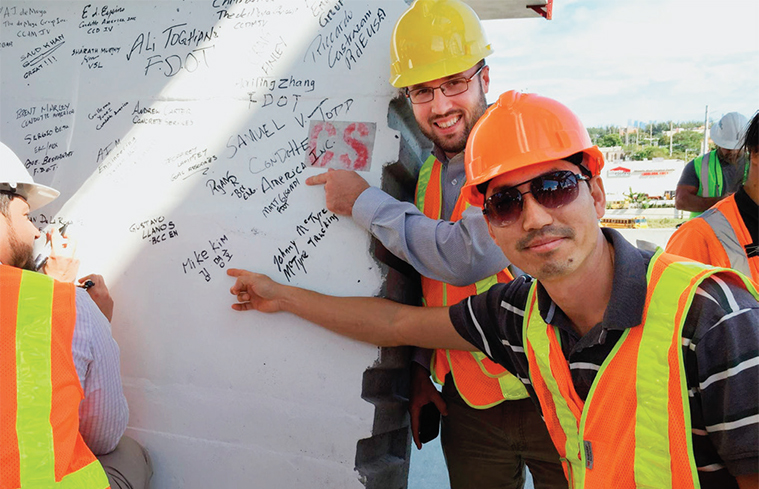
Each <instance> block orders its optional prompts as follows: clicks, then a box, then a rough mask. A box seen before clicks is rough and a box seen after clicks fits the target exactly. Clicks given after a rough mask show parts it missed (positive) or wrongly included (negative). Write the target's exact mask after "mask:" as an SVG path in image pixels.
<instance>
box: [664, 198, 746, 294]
mask: <svg viewBox="0 0 759 489" xmlns="http://www.w3.org/2000/svg"><path fill="white" fill-rule="evenodd" d="M753 242H754V237H753V236H751V233H749V231H748V228H746V224H745V223H744V222H743V218H742V217H741V213H740V211H739V210H738V206H737V204H736V203H735V194H733V195H731V196H730V197H727V198H725V199H723V200H721V201H719V202H718V203H717V204H715V205H714V206H712V207H711V208H710V209H709V210H707V211H706V212H704V213H703V214H701V215H700V216H698V217H697V218H695V219H691V220H690V221H688V222H686V223H685V224H683V225H682V226H680V229H678V230H677V231H675V233H674V234H673V235H672V237H671V238H670V241H669V243H667V252H668V253H672V254H674V255H680V256H684V257H686V258H691V259H693V260H696V261H700V262H701V263H706V264H709V265H714V266H717V267H725V268H732V269H734V270H737V271H739V272H741V273H742V274H744V275H746V276H749V277H751V278H752V279H753V280H754V282H756V283H759V256H751V257H749V256H748V255H747V254H746V248H745V247H746V245H750V244H752V243H753Z"/></svg>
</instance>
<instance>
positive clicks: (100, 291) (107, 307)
mask: <svg viewBox="0 0 759 489" xmlns="http://www.w3.org/2000/svg"><path fill="white" fill-rule="evenodd" d="M88 280H91V281H92V282H93V284H94V285H92V286H91V287H90V288H88V289H87V293H88V294H90V297H91V298H92V300H93V301H94V302H95V304H96V305H97V306H98V309H100V312H102V313H103V315H104V316H105V317H106V318H107V319H108V321H109V322H110V321H111V320H112V319H113V299H112V298H111V293H110V292H108V287H106V286H105V280H104V279H103V276H102V275H97V274H94V273H91V274H89V275H87V276H86V277H82V278H80V279H79V283H80V284H84V283H85V282H86V281H88Z"/></svg>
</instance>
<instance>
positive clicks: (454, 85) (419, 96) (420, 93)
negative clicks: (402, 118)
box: [406, 64, 487, 104]
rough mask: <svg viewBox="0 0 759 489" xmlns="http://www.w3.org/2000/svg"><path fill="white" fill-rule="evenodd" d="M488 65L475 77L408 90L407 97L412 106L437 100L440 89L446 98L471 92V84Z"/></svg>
mask: <svg viewBox="0 0 759 489" xmlns="http://www.w3.org/2000/svg"><path fill="white" fill-rule="evenodd" d="M485 66H487V65H484V64H483V65H482V66H480V69H478V70H477V71H475V72H474V75H472V76H470V77H469V78H464V77H463V76H462V77H459V78H452V79H450V80H448V81H447V82H443V83H441V84H440V85H439V86H437V87H422V88H415V89H413V90H409V89H408V88H407V89H406V97H408V98H409V99H411V103H412V104H426V103H427V102H432V99H434V98H435V90H437V89H440V91H441V92H443V95H445V96H446V97H453V96H454V95H458V94H460V93H464V92H466V91H467V90H469V82H470V81H472V80H473V79H474V77H475V76H477V75H479V74H480V72H481V71H482V69H483V68H484V67H485Z"/></svg>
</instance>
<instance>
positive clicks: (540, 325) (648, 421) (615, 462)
mask: <svg viewBox="0 0 759 489" xmlns="http://www.w3.org/2000/svg"><path fill="white" fill-rule="evenodd" d="M678 260H680V258H679V257H677V256H674V255H670V254H667V253H662V251H661V250H659V251H658V252H657V253H656V254H655V255H654V257H653V258H652V260H651V263H650V265H649V269H648V274H647V275H648V291H647V295H646V304H645V309H644V314H643V322H642V323H641V324H640V325H639V326H636V327H634V328H630V329H628V330H626V331H625V332H624V333H623V334H622V336H621V338H620V339H619V341H618V342H617V344H616V346H615V347H614V349H613V350H612V352H611V353H610V354H609V356H608V357H607V358H606V359H605V360H604V362H603V364H602V365H601V367H600V369H599V371H598V374H597V375H596V377H595V379H594V381H593V384H592V386H591V388H590V392H589V393H588V397H587V399H586V400H585V401H584V402H583V401H582V400H581V399H580V397H579V396H578V395H577V392H576V391H575V389H574V384H573V383H572V376H571V373H570V370H569V366H568V364H567V360H566V358H564V355H563V353H562V351H561V345H560V344H559V340H558V333H557V332H556V329H555V327H552V326H550V325H547V324H546V323H545V321H544V320H543V318H542V317H541V315H540V313H539V311H538V306H537V294H536V290H537V289H536V284H533V286H532V288H531V289H530V294H529V297H528V302H527V307H526V311H525V319H524V323H523V328H524V330H523V334H524V339H525V350H526V352H527V360H528V362H529V368H530V379H531V380H532V385H533V387H534V388H535V393H536V394H537V396H538V399H539V400H540V406H541V408H542V409H543V417H544V419H545V422H546V425H547V426H548V433H549V434H550V435H551V439H552V440H553V443H554V445H555V446H556V449H557V450H558V452H559V457H560V458H561V461H562V464H563V465H564V472H565V475H566V476H567V480H569V487H570V488H575V489H579V488H591V489H596V488H599V489H600V488H608V487H614V488H634V487H669V488H678V489H680V488H682V489H685V488H698V487H700V485H699V479H698V473H697V470H696V463H695V459H694V456H693V447H692V438H691V437H692V434H691V419H690V404H689V400H688V389H687V382H686V376H685V365H684V360H683V353H682V341H683V340H682V331H683V325H684V323H685V318H686V316H687V312H688V310H689V308H690V304H691V302H692V300H693V296H694V295H695V293H696V289H697V288H698V285H699V284H700V283H701V282H702V281H703V280H704V279H705V278H707V277H709V276H711V275H713V274H715V273H725V274H730V275H732V276H729V277H727V278H728V279H729V280H733V279H735V281H737V282H738V283H740V284H743V285H744V286H745V287H746V288H747V289H748V290H749V291H750V292H751V293H752V294H753V295H754V297H756V298H758V299H759V294H758V293H757V291H756V289H755V288H754V287H753V285H752V283H751V281H750V280H749V279H748V278H746V277H744V276H743V275H740V274H738V273H736V272H735V271H734V270H729V269H725V268H716V267H710V266H708V265H704V264H701V263H697V262H692V261H678ZM673 292H674V295H673ZM678 297H679V299H677V298H678Z"/></svg>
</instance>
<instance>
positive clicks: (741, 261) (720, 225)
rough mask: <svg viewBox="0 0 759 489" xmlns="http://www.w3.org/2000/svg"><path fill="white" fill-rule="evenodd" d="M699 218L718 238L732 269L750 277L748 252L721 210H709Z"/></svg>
mask: <svg viewBox="0 0 759 489" xmlns="http://www.w3.org/2000/svg"><path fill="white" fill-rule="evenodd" d="M699 217H700V218H701V219H703V220H704V221H706V223H707V224H708V225H709V227H711V228H712V231H714V235H715V236H717V239H718V240H719V242H720V243H721V244H722V247H723V248H724V249H725V253H727V258H728V259H729V260H730V268H732V269H733V270H738V271H739V272H741V273H742V274H744V275H746V276H747V277H750V276H751V269H749V267H748V256H746V250H745V248H744V247H743V245H741V243H740V242H739V241H738V237H737V236H736V235H735V230H734V229H733V226H731V225H730V221H728V220H727V217H725V215H724V214H723V213H722V212H720V211H719V209H709V210H708V211H706V212H704V213H703V214H701V215H700V216H699Z"/></svg>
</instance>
